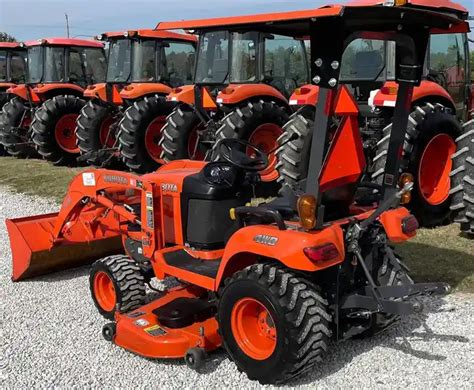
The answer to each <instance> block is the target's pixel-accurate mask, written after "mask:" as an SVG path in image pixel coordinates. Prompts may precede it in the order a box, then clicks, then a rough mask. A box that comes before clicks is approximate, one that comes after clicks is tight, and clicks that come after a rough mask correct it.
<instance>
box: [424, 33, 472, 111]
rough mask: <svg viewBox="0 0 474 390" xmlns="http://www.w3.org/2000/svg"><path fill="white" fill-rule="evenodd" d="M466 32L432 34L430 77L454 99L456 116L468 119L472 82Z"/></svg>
mask: <svg viewBox="0 0 474 390" xmlns="http://www.w3.org/2000/svg"><path fill="white" fill-rule="evenodd" d="M466 48H467V45H466V35H465V34H435V35H432V36H431V40H430V52H429V63H428V71H429V73H428V74H429V78H430V79H431V80H433V81H435V82H437V83H438V84H440V85H441V86H442V87H443V88H445V89H446V90H447V91H448V93H449V94H450V95H451V97H452V98H453V100H454V103H455V108H456V116H457V117H458V118H459V119H463V120H465V119H467V113H468V111H469V107H468V104H469V100H470V96H469V95H470V93H469V91H468V88H467V86H468V85H469V84H470V80H469V79H470V75H469V65H468V62H467V61H468V56H467V50H466Z"/></svg>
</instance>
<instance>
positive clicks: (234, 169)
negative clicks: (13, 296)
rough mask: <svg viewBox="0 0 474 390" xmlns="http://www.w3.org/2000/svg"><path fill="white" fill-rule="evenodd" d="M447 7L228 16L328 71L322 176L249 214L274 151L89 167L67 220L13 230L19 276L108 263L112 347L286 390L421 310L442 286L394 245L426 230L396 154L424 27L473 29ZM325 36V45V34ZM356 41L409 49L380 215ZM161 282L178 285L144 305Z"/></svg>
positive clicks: (417, 4) (63, 213)
mask: <svg viewBox="0 0 474 390" xmlns="http://www.w3.org/2000/svg"><path fill="white" fill-rule="evenodd" d="M438 3H441V4H440V5H426V2H425V1H423V0H412V1H411V2H410V3H409V4H405V5H397V6H393V5H391V6H390V5H389V6H383V5H378V6H342V5H334V6H329V7H324V8H319V9H311V10H307V11H295V12H286V13H274V14H263V15H252V16H245V17H230V18H227V19H226V23H227V24H228V26H229V29H232V30H236V31H239V30H246V31H251V30H254V29H255V28H261V27H262V26H265V28H266V29H267V31H268V33H269V34H276V33H283V32H285V33H291V34H294V35H295V36H296V35H298V36H308V37H309V38H310V39H311V43H312V45H311V52H312V54H311V55H312V58H311V59H312V61H313V62H315V61H317V62H318V63H320V65H321V66H319V67H317V68H315V69H314V73H313V74H314V78H315V79H316V80H317V81H318V83H319V87H320V91H319V104H318V105H317V107H316V113H315V117H314V122H313V123H314V126H313V128H312V131H313V132H314V134H315V136H314V137H313V138H312V143H311V148H310V151H309V153H310V161H309V171H310V172H312V173H313V174H312V175H309V176H308V180H307V181H306V182H305V183H300V186H299V188H297V189H296V190H293V189H291V188H290V187H288V186H286V187H285V191H283V194H282V196H281V197H280V198H276V199H274V200H272V201H270V202H268V203H265V204H260V205H258V206H251V205H248V202H249V201H250V200H251V196H252V188H251V187H252V183H254V182H255V176H258V175H259V174H260V172H264V171H265V169H267V168H268V165H269V163H270V161H269V156H268V155H267V154H266V153H265V152H263V151H262V150H260V149H259V148H257V147H256V146H255V145H252V144H251V143H249V142H248V141H246V140H241V139H234V138H225V139H222V140H219V141H218V143H217V144H216V150H217V151H218V152H219V158H218V159H216V161H213V162H204V161H192V160H178V161H173V162H170V163H169V164H167V165H164V166H162V167H161V168H159V169H158V170H157V171H156V172H153V173H150V174H146V175H143V176H138V175H134V174H131V173H126V172H119V171H112V170H102V169H97V170H89V171H85V172H82V173H81V174H79V175H78V176H77V177H76V178H75V179H74V180H73V181H72V183H71V185H70V188H69V191H68V194H67V196H66V198H65V200H64V203H63V205H62V207H61V210H60V211H59V213H55V214H48V215H39V216H34V217H26V218H20V219H13V220H7V228H8V232H9V236H10V242H11V246H12V254H13V279H14V280H20V279H23V278H26V277H29V276H33V275H35V274H39V273H44V272H47V271H51V270H52V269H53V268H57V267H67V266H71V265H72V264H77V263H78V262H79V261H81V260H82V261H85V260H90V259H91V258H93V257H94V256H99V254H104V255H105V254H106V253H109V254H111V255H110V256H107V257H104V258H102V259H100V260H97V261H96V262H95V263H94V264H93V266H92V269H91V273H90V289H91V293H92V299H93V301H94V303H95V305H96V306H97V309H98V311H99V312H100V313H101V314H102V315H103V316H104V317H106V318H107V319H109V320H111V322H109V323H108V324H106V325H105V326H104V327H103V336H104V337H105V338H106V340H109V341H111V342H113V343H114V344H116V345H118V346H120V347H122V348H125V349H126V350H128V351H131V352H133V353H136V354H138V355H141V356H145V357H147V358H178V357H184V358H185V361H186V363H187V364H188V365H189V366H190V367H193V368H198V367H199V366H200V365H201V364H202V363H203V362H204V358H205V355H206V353H207V352H210V351H213V350H215V349H216V348H218V347H220V346H222V347H224V348H225V349H226V351H227V352H228V353H229V355H230V356H231V358H232V360H233V362H234V363H235V364H236V365H237V366H238V367H239V369H240V370H242V371H244V372H245V373H246V374H247V375H248V377H249V378H251V379H254V380H258V381H260V382H261V383H282V382H285V381H288V380H290V379H292V378H295V377H297V376H300V375H302V374H304V373H305V372H307V371H309V370H311V369H312V368H313V367H314V365H315V364H321V362H322V359H323V357H324V352H325V351H326V349H327V348H328V346H329V340H330V339H331V338H334V339H336V340H343V339H346V338H350V337H352V336H356V335H359V336H361V335H370V334H373V333H374V332H377V331H380V330H383V329H385V328H386V327H387V326H388V325H390V324H392V323H393V322H394V321H396V320H397V319H398V318H399V317H400V316H403V315H406V314H409V313H414V312H419V311H420V310H421V309H422V306H421V304H420V302H418V301H417V300H416V299H413V298H415V297H416V296H418V295H426V294H436V293H440V294H442V293H445V292H446V291H447V286H446V285H445V284H443V283H416V284H415V283H414V282H413V281H412V280H411V278H410V277H409V276H408V274H407V269H406V267H405V265H404V264H403V263H402V261H401V260H400V258H399V257H398V256H397V254H396V252H395V250H394V249H393V246H392V245H391V244H392V243H399V244H400V243H403V242H405V241H407V240H409V239H410V238H412V237H413V236H414V235H415V234H416V230H417V227H418V224H417V220H416V218H415V217H414V216H413V215H411V214H410V213H409V211H408V210H407V209H406V208H404V207H403V206H402V204H405V203H407V202H408V201H409V198H410V195H411V188H412V187H413V177H412V176H411V175H410V174H406V173H403V174H401V175H400V169H399V168H400V163H401V161H400V158H399V153H400V150H401V148H402V147H403V142H404V140H405V136H406V129H407V123H408V121H409V116H410V110H411V107H410V103H411V96H412V93H413V90H414V88H415V87H416V86H418V85H419V84H420V82H421V79H422V73H423V60H424V57H425V53H426V48H427V45H428V38H429V31H430V30H437V31H446V32H449V31H453V30H460V31H466V30H467V28H468V25H467V23H466V22H465V19H466V17H467V13H466V11H465V10H464V8H462V7H460V6H458V5H456V4H454V3H451V2H450V1H442V2H441V1H439V2H438ZM397 4H400V3H399V2H397ZM329 34H331V40H330V41H329V40H321V39H320V37H322V36H328V35H329ZM361 37H363V38H365V39H377V40H382V41H387V42H394V43H395V45H396V49H397V52H398V53H399V54H398V55H397V59H396V68H395V69H396V76H395V77H396V81H397V83H398V84H399V88H398V92H397V103H396V105H395V107H394V117H393V121H394V123H393V129H392V132H391V134H390V142H389V145H390V146H389V149H388V156H387V167H386V171H385V177H384V180H383V184H382V185H381V186H380V187H379V189H380V191H379V193H380V198H379V199H378V200H377V201H376V202H374V204H372V205H371V206H370V207H368V206H365V204H366V202H365V201H364V200H363V199H361V196H364V193H363V192H362V193H361V192H359V193H358V192H357V190H358V189H360V188H362V187H364V186H366V185H372V184H373V183H368V184H365V183H363V182H361V178H362V176H363V173H364V171H365V167H366V164H367V162H366V158H365V155H364V151H363V144H362V141H361V136H360V127H359V121H358V117H359V115H360V112H359V107H358V104H357V101H356V100H355V98H354V96H353V95H352V94H351V92H350V90H349V88H348V86H347V85H346V84H344V83H341V82H340V77H341V73H340V66H339V64H340V63H341V59H342V56H343V54H344V53H345V52H346V50H347V47H348V45H349V44H350V42H352V41H354V40H355V39H359V38H361ZM334 116H335V117H337V118H338V123H339V125H338V126H337V128H336V129H334V126H333V123H332V120H331V118H333V117H334ZM249 149H250V150H251V153H249ZM114 246H115V247H114ZM154 277H156V278H158V279H164V278H166V277H174V278H177V279H178V281H179V282H180V283H179V284H178V285H177V286H175V287H172V288H170V289H168V290H166V291H164V292H163V293H162V294H160V295H159V296H158V297H155V298H154V299H152V300H151V301H149V302H147V301H146V285H147V284H148V283H149V282H150V280H151V278H154Z"/></svg>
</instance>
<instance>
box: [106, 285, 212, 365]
mask: <svg viewBox="0 0 474 390" xmlns="http://www.w3.org/2000/svg"><path fill="white" fill-rule="evenodd" d="M203 293H205V292H204V290H203V289H200V288H197V287H195V286H179V287H175V288H173V289H170V290H169V291H168V292H166V294H165V295H164V296H162V297H161V298H158V299H156V300H154V301H152V302H150V303H148V304H146V305H144V306H142V307H140V308H138V309H136V310H134V311H132V312H130V313H127V314H121V313H117V314H116V315H115V320H116V333H115V335H114V337H113V340H112V341H113V343H114V344H116V345H118V346H120V347H122V348H124V349H126V350H128V351H130V352H133V353H135V354H137V355H140V356H145V357H148V358H171V359H173V358H182V357H184V356H185V355H186V353H187V352H188V351H189V350H190V349H193V348H200V349H203V350H205V351H206V352H209V351H213V350H215V349H217V348H219V347H220V346H221V338H220V336H219V334H218V333H217V329H218V325H217V321H216V319H215V317H214V312H215V310H214V307H213V306H211V305H209V304H207V300H206V299H200V298H201V296H202V294H203ZM180 298H181V299H180ZM183 298H185V299H186V298H187V299H186V300H183ZM183 303H185V305H183ZM160 319H161V321H160ZM190 322H192V323H191V324H190V325H189V323H190ZM164 323H166V324H167V325H168V326H165V325H164ZM180 326H181V327H180Z"/></svg>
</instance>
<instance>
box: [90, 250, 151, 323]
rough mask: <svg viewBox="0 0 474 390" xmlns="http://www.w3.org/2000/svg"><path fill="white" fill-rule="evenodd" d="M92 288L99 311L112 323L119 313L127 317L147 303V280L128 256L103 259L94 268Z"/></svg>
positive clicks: (92, 269)
mask: <svg viewBox="0 0 474 390" xmlns="http://www.w3.org/2000/svg"><path fill="white" fill-rule="evenodd" d="M89 287H90V291H91V295H92V300H93V301H94V304H95V306H96V307H97V310H98V311H99V313H100V314H101V315H102V316H103V317H105V318H107V319H109V320H113V319H114V315H115V312H116V311H117V310H118V311H119V312H122V313H126V312H129V311H131V310H135V309H137V308H138V307H140V306H142V305H143V304H144V303H145V298H146V291H145V278H144V276H143V275H142V273H141V270H140V268H139V267H138V265H136V263H135V261H133V260H132V259H131V258H130V257H128V256H126V255H115V256H108V257H104V258H103V259H100V260H97V261H96V262H95V263H94V264H92V268H91V271H90V275H89Z"/></svg>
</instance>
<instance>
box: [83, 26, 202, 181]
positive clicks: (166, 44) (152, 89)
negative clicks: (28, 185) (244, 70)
mask: <svg viewBox="0 0 474 390" xmlns="http://www.w3.org/2000/svg"><path fill="white" fill-rule="evenodd" d="M98 38H99V40H101V41H104V42H105V41H106V42H108V44H109V54H108V67H107V76H106V81H105V83H101V84H97V85H91V86H89V87H87V88H86V90H85V91H84V96H85V97H86V98H88V99H89V101H88V103H87V104H86V105H85V106H84V107H83V109H82V111H81V115H80V116H79V118H78V120H77V130H76V136H77V142H78V143H77V145H78V147H79V149H80V150H81V154H82V156H81V157H80V159H81V160H86V161H88V162H89V163H91V164H93V165H97V166H107V165H109V163H114V162H115V163H116V162H117V161H121V160H123V161H124V162H125V164H126V166H127V167H128V168H129V169H131V170H133V171H136V172H142V173H143V172H150V171H153V170H155V169H156V168H157V167H158V166H159V165H160V162H161V160H160V154H161V148H160V147H159V146H158V142H159V140H160V136H161V128H162V126H163V124H164V122H165V118H166V116H167V115H168V114H169V113H170V112H171V109H172V106H173V105H172V104H171V103H169V102H166V100H165V96H166V95H167V94H168V93H169V92H170V91H171V89H172V88H175V87H178V86H180V85H183V84H186V83H190V82H191V78H192V71H193V69H194V52H195V42H196V38H195V37H194V36H193V35H185V34H177V33H174V32H168V31H154V30H145V29H141V30H131V31H126V32H109V33H105V34H101V35H99V36H98ZM126 110H127V111H126ZM125 112H126V114H125ZM119 134H120V137H119ZM119 149H120V151H119Z"/></svg>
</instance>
